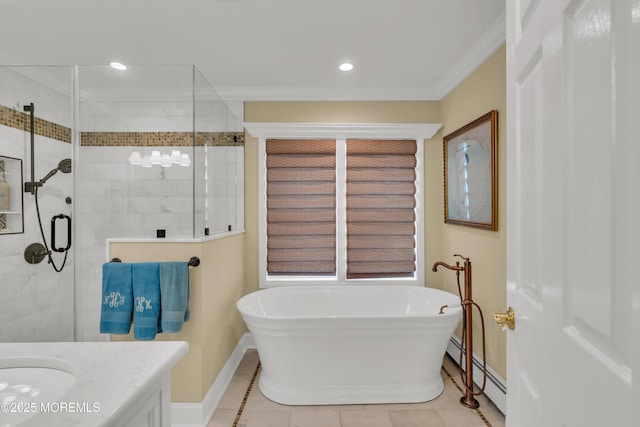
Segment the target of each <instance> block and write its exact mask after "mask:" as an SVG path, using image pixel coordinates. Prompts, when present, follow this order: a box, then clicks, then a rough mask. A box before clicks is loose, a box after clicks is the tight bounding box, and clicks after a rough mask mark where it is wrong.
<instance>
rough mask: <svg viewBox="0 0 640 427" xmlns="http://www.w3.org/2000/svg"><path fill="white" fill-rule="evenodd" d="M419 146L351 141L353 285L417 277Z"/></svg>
mask: <svg viewBox="0 0 640 427" xmlns="http://www.w3.org/2000/svg"><path fill="white" fill-rule="evenodd" d="M416 151H417V144H416V141H415V140H347V149H346V153H347V154H346V157H347V158H346V169H347V172H346V193H347V203H346V205H347V272H346V277H347V279H361V278H382V277H413V276H414V273H415V271H416V239H415V235H416V226H415V222H416V213H415V208H416Z"/></svg>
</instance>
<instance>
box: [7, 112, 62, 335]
mask: <svg viewBox="0 0 640 427" xmlns="http://www.w3.org/2000/svg"><path fill="white" fill-rule="evenodd" d="M41 107H42V106H41ZM41 109H43V110H44V108H41ZM35 143H36V159H35V162H36V179H41V178H42V177H43V176H44V175H45V174H46V173H47V172H48V171H50V170H52V169H54V168H55V167H56V166H57V164H58V162H59V161H60V160H62V159H64V158H70V157H71V144H68V143H64V142H60V141H56V140H52V139H49V138H45V137H42V136H36V138H35ZM0 154H2V155H6V156H10V157H16V158H21V159H23V175H24V179H25V180H27V179H30V174H31V166H30V164H29V161H28V159H29V158H30V146H29V134H28V133H25V132H23V131H20V130H17V129H13V128H10V127H5V126H0ZM11 190H12V191H22V189H21V188H12V189H11ZM67 196H69V197H73V179H72V176H71V174H62V173H58V174H57V175H56V176H54V177H52V178H51V179H50V180H49V181H47V183H46V184H45V186H44V187H42V188H41V189H40V191H39V201H40V202H39V205H40V211H41V217H42V221H43V227H44V231H45V236H46V237H47V240H49V239H50V229H51V225H50V224H51V217H52V216H53V215H57V214H59V213H63V214H66V215H69V216H72V208H71V205H68V204H66V203H65V198H66V197H67ZM23 214H24V233H23V234H10V235H2V236H0V258H1V260H2V262H0V277H1V278H2V298H0V341H2V342H18V341H20V342H24V341H73V339H74V285H73V270H74V259H73V255H72V254H70V256H69V258H68V260H67V264H66V266H65V268H64V270H62V272H61V273H56V272H55V271H54V270H53V268H52V267H51V266H50V265H48V264H47V262H46V260H45V261H42V262H41V263H39V264H33V265H32V264H29V263H27V262H26V261H25V259H24V255H23V254H24V250H25V248H26V247H27V246H28V245H29V244H31V243H35V242H40V243H41V242H42V238H41V236H40V230H39V227H38V223H37V219H36V210H35V198H34V196H32V195H31V194H25V195H24V212H23ZM72 217H73V216H72ZM63 222H64V221H63ZM74 244H75V242H74ZM62 258H63V257H62V256H61V255H60V254H57V253H56V254H54V259H55V262H56V263H57V264H58V265H60V264H61V263H62Z"/></svg>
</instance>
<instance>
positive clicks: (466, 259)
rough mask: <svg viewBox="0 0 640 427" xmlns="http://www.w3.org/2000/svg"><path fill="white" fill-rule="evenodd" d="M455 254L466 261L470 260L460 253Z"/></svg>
mask: <svg viewBox="0 0 640 427" xmlns="http://www.w3.org/2000/svg"><path fill="white" fill-rule="evenodd" d="M453 256H457V257H460V258H462V259H463V260H464V261H465V262H469V258H466V257H463V256H462V255H460V254H453Z"/></svg>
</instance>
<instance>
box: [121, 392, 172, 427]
mask: <svg viewBox="0 0 640 427" xmlns="http://www.w3.org/2000/svg"><path fill="white" fill-rule="evenodd" d="M163 383H164V381H163ZM169 393H170V390H169V389H166V388H165V387H164V386H161V387H159V388H156V389H155V390H154V391H153V392H151V394H150V395H148V396H145V397H141V398H140V401H141V402H142V403H141V404H140V405H139V406H138V407H136V408H134V409H133V411H132V412H133V414H132V415H131V416H130V418H129V419H128V421H125V422H124V424H121V425H122V426H123V427H171V413H170V411H167V409H169V408H170V407H171V402H170V401H168V402H163V397H164V396H169Z"/></svg>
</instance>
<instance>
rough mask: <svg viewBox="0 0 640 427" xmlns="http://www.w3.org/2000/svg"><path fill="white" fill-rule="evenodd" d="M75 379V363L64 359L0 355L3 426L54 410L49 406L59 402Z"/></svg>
mask: <svg viewBox="0 0 640 427" xmlns="http://www.w3.org/2000/svg"><path fill="white" fill-rule="evenodd" d="M76 378H77V371H76V368H75V366H74V365H72V364H71V363H69V362H67V361H65V360H62V359H55V358H40V357H24V358H20V357H16V358H0V405H2V411H0V427H10V426H11V427H12V426H17V425H20V424H21V423H22V422H24V421H25V420H27V419H29V418H31V417H33V416H35V415H37V414H38V413H40V412H42V411H43V410H44V411H46V410H47V408H49V410H51V407H50V406H47V405H50V404H51V403H52V402H56V401H60V398H62V397H63V396H64V395H65V394H66V393H67V391H69V389H70V388H71V387H72V386H73V384H74V383H75V382H76ZM43 406H44V408H43ZM53 409H55V407H54V408H53Z"/></svg>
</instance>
